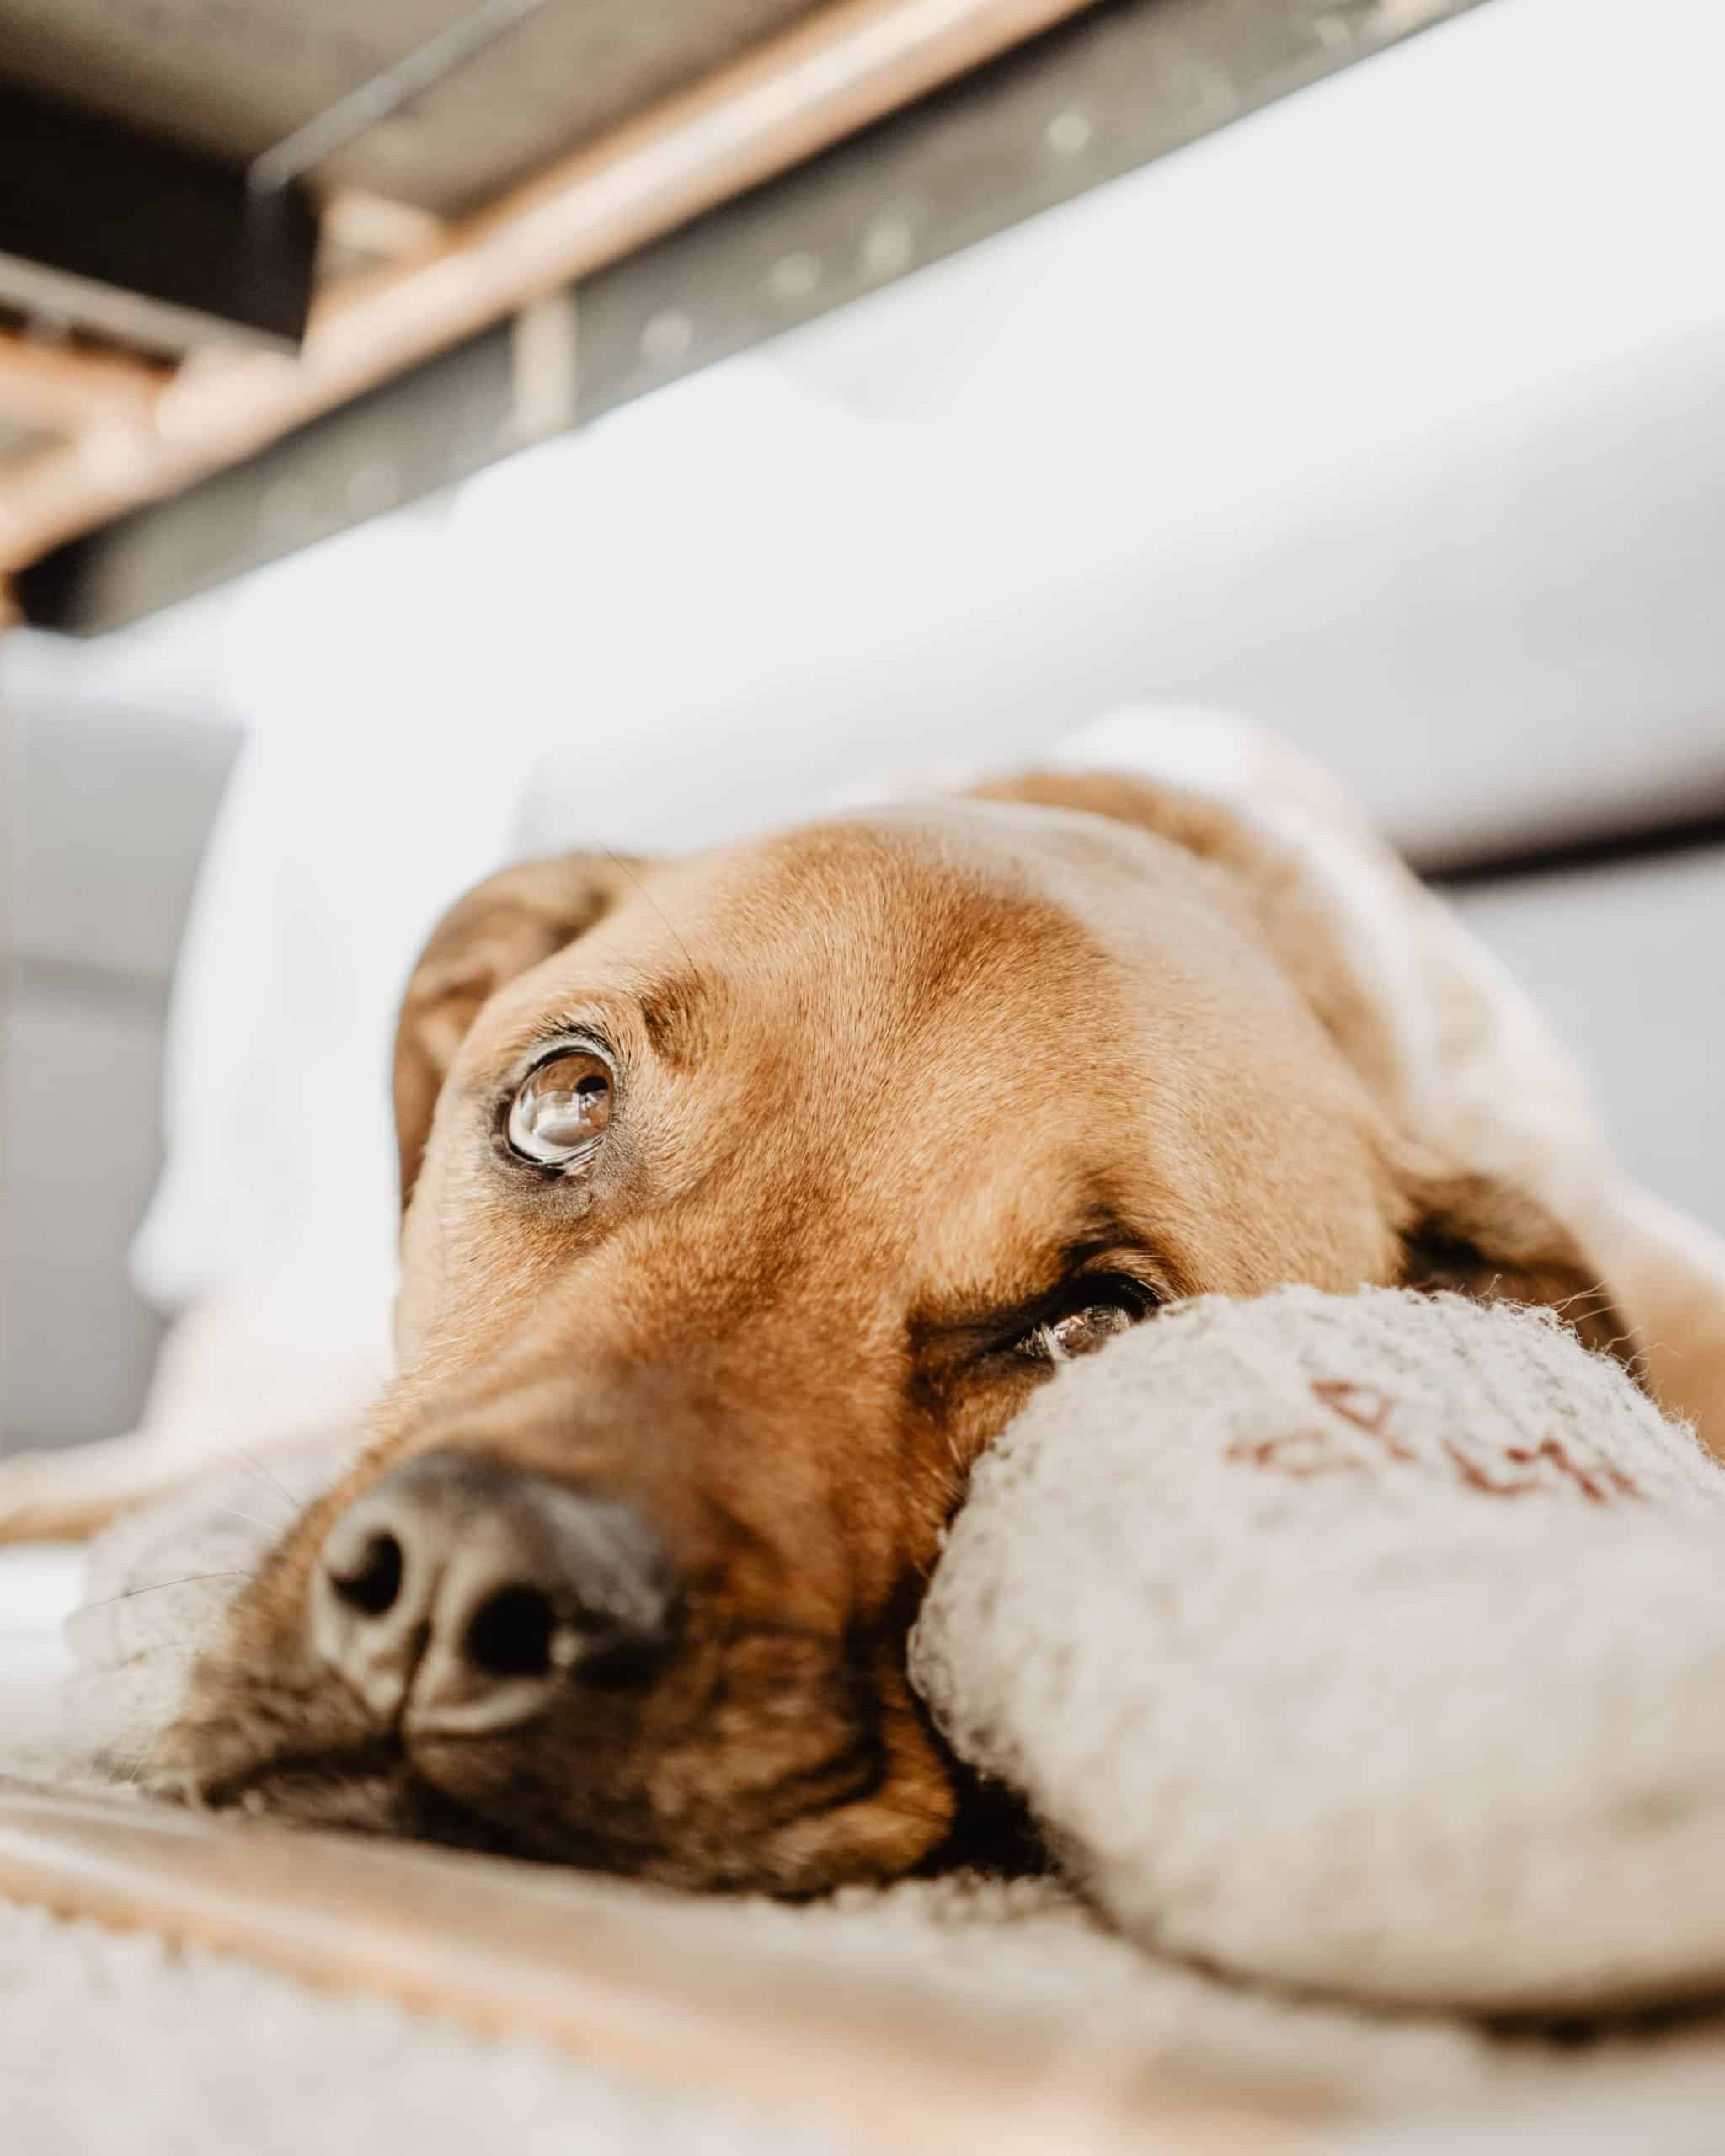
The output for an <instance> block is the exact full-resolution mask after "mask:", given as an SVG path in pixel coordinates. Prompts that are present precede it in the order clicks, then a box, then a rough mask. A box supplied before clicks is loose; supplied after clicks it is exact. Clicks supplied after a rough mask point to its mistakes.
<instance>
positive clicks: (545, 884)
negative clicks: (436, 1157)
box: [395, 853, 639, 1206]
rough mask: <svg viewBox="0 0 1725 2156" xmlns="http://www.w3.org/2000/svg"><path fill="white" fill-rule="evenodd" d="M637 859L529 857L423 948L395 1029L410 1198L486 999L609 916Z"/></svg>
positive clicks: (400, 1132) (462, 904)
mask: <svg viewBox="0 0 1725 2156" xmlns="http://www.w3.org/2000/svg"><path fill="white" fill-rule="evenodd" d="M638 866H639V864H636V863H633V862H625V861H622V860H621V859H619V858H618V857H617V856H615V855H607V854H585V853H577V854H569V855H566V856H564V857H562V858H560V859H558V860H555V861H527V862H521V864H520V865H519V866H518V867H514V868H505V869H504V870H502V871H501V872H500V873H499V874H497V875H495V876H493V877H490V878H488V879H487V880H486V882H484V883H480V884H478V885H477V886H476V887H475V888H474V889H473V890H471V891H469V892H468V893H467V896H466V897H465V898H462V899H457V902H456V904H455V905H453V906H451V908H450V910H449V911H448V912H447V913H446V914H445V915H444V916H443V918H442V920H441V921H439V922H438V924H437V926H436V927H435V929H433V930H432V931H431V935H430V939H429V940H428V941H427V942H426V945H425V949H424V950H423V951H422V952H421V953H419V963H417V964H416V965H415V967H414V971H413V974H412V977H411V978H410V979H409V982H408V987H407V994H406V995H405V996H404V997H403V1000H402V1008H401V1017H400V1020H399V1022H398V1025H397V1027H396V1034H395V1135H396V1143H397V1145H398V1149H399V1151H400V1155H401V1202H402V1203H403V1206H405V1205H406V1203H407V1202H408V1200H409V1198H410V1197H411V1196H412V1195H413V1190H414V1181H415V1179H416V1178H417V1177H418V1175H419V1164H420V1162H421V1161H422V1160H423V1159H424V1157H425V1141H426V1139H427V1138H428V1137H429V1136H430V1130H431V1116H432V1111H433V1110H434V1109H435V1107H436V1105H437V1096H438V1094H439V1092H440V1091H441V1090H442V1086H443V1081H444V1079H445V1077H446V1075H447V1074H448V1070H449V1066H450V1065H451V1063H453V1062H454V1060H455V1056H456V1051H457V1049H458V1048H459V1047H460V1046H461V1044H462V1040H463V1039H464V1038H465V1037H466V1034H467V1028H468V1027H469V1026H471V1025H472V1024H473V1020H474V1018H475V1017H477V1016H478V1011H479V1008H480V1006H481V1005H482V1004H483V1003H484V1002H486V1001H488V1000H489V997H490V996H491V995H493V994H494V993H495V991H496V990H498V989H499V988H501V987H502V986H503V985H504V983H505V981H510V980H513V979H515V975H516V974H523V973H526V970H527V969H528V967H529V966H537V964H538V963H540V961H541V960H542V959H543V958H550V956H551V955H552V953H553V952H555V951H561V950H562V949H563V947H564V946H565V945H567V944H569V943H573V942H574V940H575V938H576V937H578V936H583V935H585V933H586V931H588V930H589V929H590V928H591V927H592V926H594V925H595V922H597V921H602V920H603V919H604V917H605V915H606V914H607V913H609V912H610V911H611V908H612V907H613V906H614V905H616V904H617V900H618V899H619V898H620V897H622V895H623V894H624V893H625V892H626V891H627V890H628V888H629V884H630V882H631V879H632V878H633V877H634V876H635V874H636V873H637V871H638Z"/></svg>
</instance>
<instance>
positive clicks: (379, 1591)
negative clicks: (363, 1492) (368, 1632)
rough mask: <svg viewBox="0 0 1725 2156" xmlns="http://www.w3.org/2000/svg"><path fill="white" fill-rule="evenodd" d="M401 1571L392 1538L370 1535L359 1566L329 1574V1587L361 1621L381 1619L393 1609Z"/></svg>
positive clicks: (397, 1547)
mask: <svg viewBox="0 0 1725 2156" xmlns="http://www.w3.org/2000/svg"><path fill="white" fill-rule="evenodd" d="M404 1569H405V1567H404V1564H403V1558H402V1552H401V1545H400V1543H399V1542H398V1541H397V1540H396V1539H395V1537H394V1536H393V1534H373V1535H371V1536H370V1537H368V1538H367V1540H366V1545H365V1546H364V1548H363V1549H362V1550H360V1555H359V1561H358V1563H357V1564H355V1565H354V1566H352V1567H351V1568H350V1569H349V1570H348V1571H346V1572H332V1573H331V1574H330V1576H329V1584H330V1585H331V1587H333V1588H334V1590H335V1592H336V1593H337V1594H339V1596H340V1598H341V1599H342V1600H343V1601H344V1603H346V1604H347V1605H348V1607H349V1609H357V1610H358V1611H359V1612H360V1615H361V1616H364V1617H382V1615H384V1614H385V1613H386V1612H387V1610H390V1609H393V1607H394V1606H395V1598H396V1597H397V1596H398V1594H399V1593H401V1582H402V1573H403V1570H404Z"/></svg>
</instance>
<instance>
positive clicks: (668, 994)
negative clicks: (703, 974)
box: [634, 974, 705, 1064]
mask: <svg viewBox="0 0 1725 2156" xmlns="http://www.w3.org/2000/svg"><path fill="white" fill-rule="evenodd" d="M634 1002H635V1010H636V1013H637V1015H638V1017H639V1018H640V1021H641V1026H642V1030H643V1031H644V1033H646V1036H647V1039H648V1043H649V1046H650V1047H651V1049H652V1050H653V1053H654V1054H655V1055H656V1056H658V1057H659V1058H660V1060H661V1061H662V1062H665V1063H671V1064H687V1063H692V1062H693V1061H694V1060H695V1059H696V1058H697V1056H698V1055H699V1054H700V1053H701V1050H702V1048H703V1046H704V1045H705V1040H704V1027H703V1025H702V999H701V995H700V990H699V988H698V985H697V984H696V983H695V982H693V981H692V980H690V979H687V977H686V976H685V975H683V974H659V975H657V976H656V977H654V978H653V979H645V980H642V981H639V982H638V983H637V984H636V985H635V990H634Z"/></svg>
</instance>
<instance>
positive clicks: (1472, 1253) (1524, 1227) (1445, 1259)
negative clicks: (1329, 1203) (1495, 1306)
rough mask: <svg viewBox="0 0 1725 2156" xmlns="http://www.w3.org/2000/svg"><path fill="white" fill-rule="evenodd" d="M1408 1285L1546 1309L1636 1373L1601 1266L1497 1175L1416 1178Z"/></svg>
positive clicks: (1407, 1237) (1408, 1234) (1406, 1242)
mask: <svg viewBox="0 0 1725 2156" xmlns="http://www.w3.org/2000/svg"><path fill="white" fill-rule="evenodd" d="M1402 1250H1403V1251H1404V1253H1405V1262H1404V1264H1403V1267H1402V1286H1403V1287H1405V1288H1419V1289H1426V1290H1428V1291H1431V1290H1434V1289H1450V1290H1452V1291H1453V1292H1454V1293H1455V1294H1463V1295H1474V1296H1477V1297H1478V1298H1479V1299H1480V1300H1481V1301H1482V1302H1505V1303H1540V1304H1544V1305H1546V1306H1547V1307H1549V1308H1551V1309H1552V1310H1556V1311H1557V1313H1558V1315H1560V1316H1561V1317H1562V1318H1563V1319H1564V1320H1565V1321H1566V1322H1567V1323H1568V1324H1569V1325H1571V1326H1573V1328H1574V1329H1575V1331H1577V1332H1578V1334H1579V1335H1580V1336H1581V1338H1582V1339H1583V1342H1585V1343H1586V1345H1587V1346H1588V1347H1589V1348H1603V1349H1606V1350H1609V1351H1610V1353H1612V1354H1614V1355H1616V1358H1617V1359H1618V1360H1619V1361H1620V1362H1621V1363H1622V1364H1625V1365H1626V1367H1628V1368H1629V1369H1632V1370H1634V1369H1635V1368H1636V1364H1637V1353H1636V1345H1635V1340H1634V1337H1633V1334H1632V1331H1631V1328H1630V1326H1628V1325H1627V1324H1626V1322H1625V1321H1624V1319H1623V1317H1622V1315H1621V1313H1620V1312H1619V1310H1618V1309H1617V1307H1616V1304H1615V1303H1614V1302H1613V1301H1612V1299H1611V1295H1610V1290H1609V1289H1607V1287H1606V1286H1605V1282H1604V1281H1603V1280H1602V1279H1601V1278H1600V1277H1599V1270H1598V1268H1597V1267H1594V1266H1592V1265H1590V1264H1589V1262H1588V1260H1587V1257H1586V1256H1585V1254H1584V1253H1583V1251H1582V1249H1581V1246H1580V1245H1579V1244H1578V1242H1577V1241H1576V1240H1575V1238H1574V1236H1573V1235H1571V1234H1570V1233H1569V1231H1568V1230H1567V1228H1565V1227H1564V1226H1563V1225H1562V1224H1561V1223H1560V1222H1559V1221H1557V1220H1556V1219H1553V1217H1552V1216H1551V1214H1550V1213H1548V1212H1547V1211H1546V1209H1545V1207H1544V1206H1543V1205H1541V1203H1539V1202H1538V1201H1537V1199H1535V1198H1530V1197H1528V1196H1526V1195H1525V1193H1522V1192H1520V1191H1518V1190H1515V1189H1514V1188H1512V1187H1511V1186H1510V1185H1509V1184H1508V1183H1505V1182H1498V1180H1496V1179H1495V1178H1494V1177H1491V1176H1484V1175H1448V1176H1425V1177H1417V1178H1416V1179H1415V1181H1414V1184H1413V1190H1412V1193H1411V1209H1410V1212H1409V1214H1408V1216H1407V1222H1406V1225H1404V1226H1403V1228H1402Z"/></svg>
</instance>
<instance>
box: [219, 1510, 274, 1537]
mask: <svg viewBox="0 0 1725 2156" xmlns="http://www.w3.org/2000/svg"><path fill="white" fill-rule="evenodd" d="M222 1511H223V1512H224V1513H227V1514H228V1515H229V1516H230V1517H231V1518H234V1519H243V1520H244V1521H245V1523H246V1524H247V1525H248V1527H261V1528H262V1529H263V1530H264V1533H265V1534H279V1533H280V1522H279V1521H276V1520H268V1519H259V1518H258V1515H257V1514H256V1513H245V1512H242V1511H241V1510H240V1508H239V1507H238V1505H223V1506H222Z"/></svg>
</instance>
